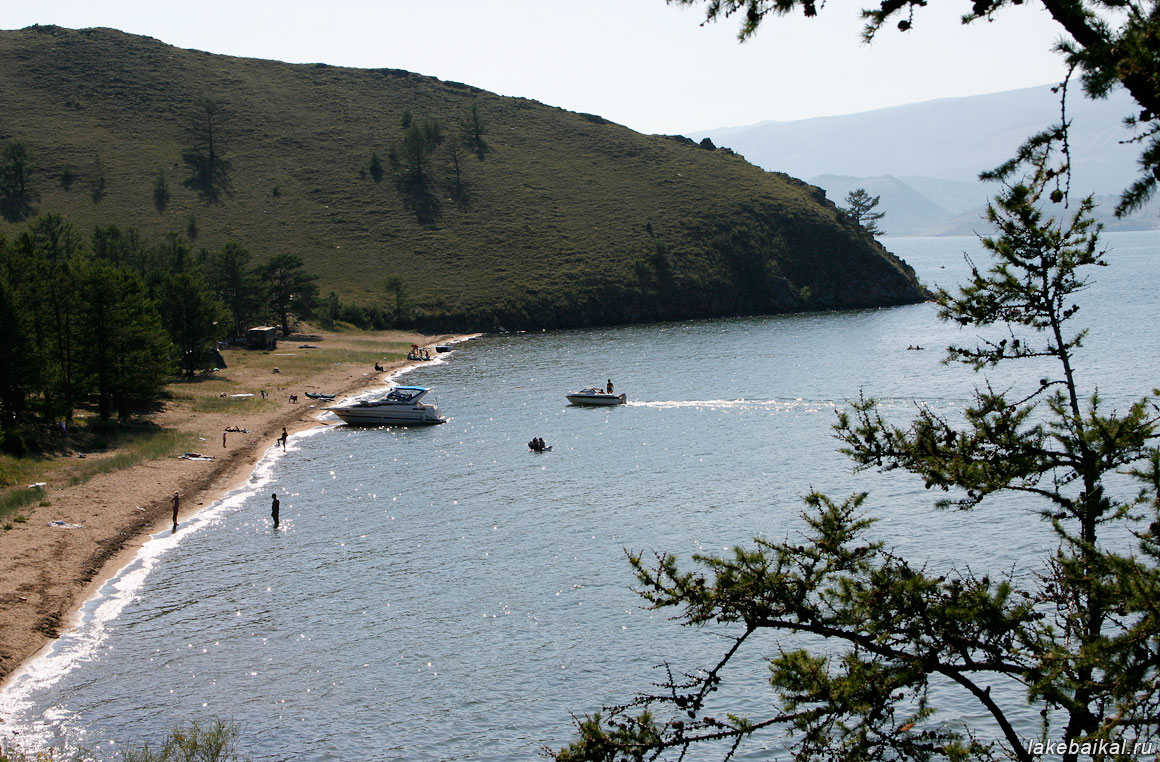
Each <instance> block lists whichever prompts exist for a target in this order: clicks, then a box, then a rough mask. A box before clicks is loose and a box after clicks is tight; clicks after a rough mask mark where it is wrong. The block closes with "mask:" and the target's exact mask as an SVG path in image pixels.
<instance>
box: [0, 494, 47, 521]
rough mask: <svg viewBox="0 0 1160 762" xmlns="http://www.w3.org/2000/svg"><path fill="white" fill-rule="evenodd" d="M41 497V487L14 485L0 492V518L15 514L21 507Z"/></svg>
mask: <svg viewBox="0 0 1160 762" xmlns="http://www.w3.org/2000/svg"><path fill="white" fill-rule="evenodd" d="M43 498H44V488H43V487H15V488H13V489H10V490H7V491H5V492H3V493H0V520H3V519H7V518H8V517H9V516H16V515H17V514H18V513H19V511H20V509H21V508H23V507H24V506H26V505H29V504H30V503H36V502H39V501H40V500H42V499H43Z"/></svg>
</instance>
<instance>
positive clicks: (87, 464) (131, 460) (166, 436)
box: [69, 429, 199, 486]
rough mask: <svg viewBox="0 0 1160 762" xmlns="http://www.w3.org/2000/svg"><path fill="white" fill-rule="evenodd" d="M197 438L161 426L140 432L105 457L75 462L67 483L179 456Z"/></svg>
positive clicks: (85, 480) (75, 482)
mask: <svg viewBox="0 0 1160 762" xmlns="http://www.w3.org/2000/svg"><path fill="white" fill-rule="evenodd" d="M198 441H199V440H198V437H197V435H195V434H192V433H189V432H182V431H176V430H174V429H161V430H159V431H155V432H151V433H148V434H142V435H141V436H139V437H138V438H136V439H133V440H131V441H130V442H128V443H126V444H125V445H124V447H122V448H121V449H120V450H119V451H118V452H116V453H114V454H113V455H110V456H108V457H104V458H86V459H85V461H84V462H83V463H78V464H77V465H76V466H74V467H73V470H72V471H73V472H72V476H71V477H70V478H69V485H70V486H71V485H76V484H84V483H85V482H87V481H88V480H89V479H92V478H93V477H94V476H97V475H98V474H107V473H111V472H113V471H120V470H122V469H125V468H131V467H133V466H135V465H137V464H138V463H144V462H145V461H148V460H156V459H158V458H169V457H174V456H177V455H180V454H181V453H183V452H185V451H187V450H189V449H190V448H191V447H193V446H194V444H195V443H196V442H198Z"/></svg>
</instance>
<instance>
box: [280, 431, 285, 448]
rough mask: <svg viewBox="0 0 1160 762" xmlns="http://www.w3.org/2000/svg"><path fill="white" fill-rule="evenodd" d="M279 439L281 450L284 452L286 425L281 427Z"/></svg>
mask: <svg viewBox="0 0 1160 762" xmlns="http://www.w3.org/2000/svg"><path fill="white" fill-rule="evenodd" d="M280 441H281V442H282V452H286V427H285V426H283V427H282V436H281V438H280Z"/></svg>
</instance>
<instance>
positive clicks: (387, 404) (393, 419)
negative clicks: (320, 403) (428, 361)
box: [327, 386, 447, 426]
mask: <svg viewBox="0 0 1160 762" xmlns="http://www.w3.org/2000/svg"><path fill="white" fill-rule="evenodd" d="M429 391H431V390H430V389H428V388H427V387H425V386H396V387H395V388H393V389H391V390H390V391H389V392H387V393H386V394H385V395H383V396H381V397H375V398H373V399H369V400H362V401H361V402H354V403H351V404H350V405H341V406H339V407H328V408H327V410H329V411H331V412H332V413H334V414H335V415H337V416H338V417H339V418H341V419H342V420H343V421H344V422H346V423H349V424H351V425H354V426H430V425H434V424H436V423H443V422H444V421H445V420H447V419H445V418H443V417H442V416H441V415H439V407H438V406H437V405H435V404H433V403H426V402H422V401H421V400H422V399H423V397H424V396H425V395H426V394H427V393H428V392H429Z"/></svg>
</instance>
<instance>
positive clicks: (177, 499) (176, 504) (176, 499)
mask: <svg viewBox="0 0 1160 762" xmlns="http://www.w3.org/2000/svg"><path fill="white" fill-rule="evenodd" d="M180 505H181V495H180V494H178V492H177V490H173V531H174V532H176V531H177V510H178V508H179V507H180Z"/></svg>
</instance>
